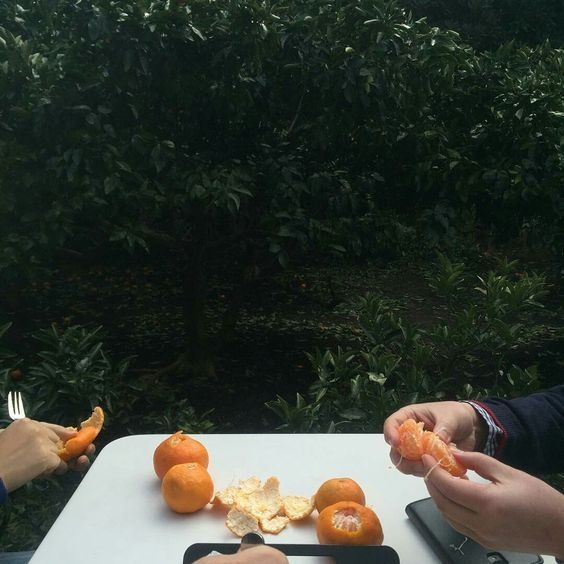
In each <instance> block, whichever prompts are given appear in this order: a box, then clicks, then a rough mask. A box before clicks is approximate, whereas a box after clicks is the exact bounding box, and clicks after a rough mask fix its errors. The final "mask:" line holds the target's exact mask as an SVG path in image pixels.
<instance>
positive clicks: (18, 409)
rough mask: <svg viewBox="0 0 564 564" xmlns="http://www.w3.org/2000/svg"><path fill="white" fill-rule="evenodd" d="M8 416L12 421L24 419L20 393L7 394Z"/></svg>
mask: <svg viewBox="0 0 564 564" xmlns="http://www.w3.org/2000/svg"><path fill="white" fill-rule="evenodd" d="M8 415H9V416H10V418H11V419H13V420H14V421H15V420H16V419H23V418H24V417H25V409H24V406H23V401H22V394H21V392H13V393H12V392H8Z"/></svg>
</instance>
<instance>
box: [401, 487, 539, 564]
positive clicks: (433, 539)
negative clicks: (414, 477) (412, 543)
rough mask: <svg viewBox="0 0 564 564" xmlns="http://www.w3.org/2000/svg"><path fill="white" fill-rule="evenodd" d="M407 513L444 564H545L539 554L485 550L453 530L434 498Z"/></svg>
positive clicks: (419, 502)
mask: <svg viewBox="0 0 564 564" xmlns="http://www.w3.org/2000/svg"><path fill="white" fill-rule="evenodd" d="M405 512H406V513H407V516H408V517H409V519H410V520H411V522H412V523H413V524H414V525H415V527H416V528H417V529H418V530H419V532H420V533H421V535H422V536H423V538H424V539H425V540H426V541H427V543H428V544H429V545H430V546H431V547H432V548H433V550H434V551H435V553H436V554H437V556H438V557H439V558H440V561H441V562H442V563H443V564H455V563H456V564H542V562H544V561H543V559H542V557H541V556H540V555H538V554H524V553H521V552H510V551H508V550H489V549H487V548H484V547H483V546H482V545H480V544H478V543H477V542H475V541H473V540H472V539H469V538H468V537H466V536H464V535H463V534H461V533H459V532H458V531H456V530H455V529H453V528H452V527H451V526H450V525H449V524H448V523H447V522H446V521H445V519H444V518H443V516H442V515H441V513H440V511H439V510H438V509H437V506H436V505H435V502H434V501H433V500H432V498H430V497H427V498H425V499H420V500H418V501H414V502H412V503H410V504H408V505H407V507H406V508H405Z"/></svg>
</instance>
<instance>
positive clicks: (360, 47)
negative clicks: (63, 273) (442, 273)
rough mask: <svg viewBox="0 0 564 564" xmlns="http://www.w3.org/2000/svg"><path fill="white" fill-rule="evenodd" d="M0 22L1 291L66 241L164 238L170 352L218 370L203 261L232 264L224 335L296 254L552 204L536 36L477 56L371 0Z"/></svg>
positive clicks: (548, 63)
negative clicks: (171, 278)
mask: <svg viewBox="0 0 564 564" xmlns="http://www.w3.org/2000/svg"><path fill="white" fill-rule="evenodd" d="M0 22H2V27H1V28H0V186H1V190H0V220H1V221H0V275H1V276H2V279H3V283H4V286H5V288H8V289H9V288H10V287H19V286H20V285H21V284H23V283H24V282H25V280H27V279H29V278H30V277H32V276H33V275H34V273H35V272H37V269H38V268H49V267H52V266H53V265H55V264H57V261H58V260H59V258H60V257H61V255H62V254H64V255H65V256H67V257H69V256H70V257H72V256H76V255H77V254H82V255H86V256H87V257H88V256H91V254H92V253H93V252H94V251H95V252H96V253H97V254H98V256H100V255H101V254H102V255H103V254H108V253H114V254H115V253H117V254H118V255H119V253H121V252H130V253H133V254H135V253H150V254H151V255H153V256H158V257H163V258H164V261H165V262H168V263H174V264H175V265H176V267H177V268H178V269H180V270H181V272H182V294H183V297H184V298H183V305H184V314H185V343H186V351H185V354H184V356H183V358H182V359H180V363H179V365H177V366H176V367H179V366H186V365H188V366H191V367H192V368H193V369H194V368H197V369H199V370H204V371H207V372H208V373H211V372H212V363H211V360H210V359H211V358H212V357H213V348H214V347H213V343H212V342H210V338H209V335H208V333H209V331H208V327H207V324H206V317H205V307H206V299H207V297H208V288H209V277H210V274H211V273H213V272H214V271H222V272H225V271H230V272H235V273H237V276H238V278H239V280H240V284H239V287H238V288H237V289H236V291H235V292H234V293H233V296H232V299H231V300H230V304H229V305H228V307H227V311H226V315H225V320H224V322H223V325H222V328H221V330H220V332H219V333H220V336H221V335H223V336H225V335H228V334H229V333H230V332H232V330H233V327H234V321H235V320H236V318H237V316H236V313H237V309H238V307H239V306H240V304H241V303H242V301H243V300H244V298H245V295H246V294H248V293H249V289H250V288H251V287H252V284H253V283H254V282H255V281H256V280H257V279H258V278H259V277H260V276H263V275H264V274H265V273H268V272H269V271H270V270H272V269H273V268H275V267H276V266H277V265H282V266H284V265H285V264H286V262H287V260H288V257H289V256H290V255H291V254H292V253H293V252H296V251H298V252H299V251H315V252H316V253H319V254H322V255H326V254H327V253H341V254H352V255H356V256H368V255H370V254H371V253H374V252H378V250H379V249H381V248H382V247H383V246H386V245H388V246H396V247H397V246H398V245H399V244H400V243H401V240H402V238H406V237H407V238H409V237H411V239H412V240H413V241H415V240H416V233H417V232H416V231H415V230H416V229H418V230H420V231H419V233H421V229H423V231H422V232H423V234H424V237H425V238H426V239H427V240H429V241H430V242H431V243H433V242H435V243H436V242H437V241H440V240H442V241H443V242H444V241H449V240H452V239H453V237H454V236H455V235H456V234H457V233H463V232H464V230H465V229H466V230H468V228H469V226H471V225H472V222H473V221H475V219H476V217H478V219H480V220H481V221H485V222H486V223H488V224H495V223H497V222H498V220H499V218H500V216H503V214H505V217H506V218H509V220H510V221H506V224H507V230H512V231H515V230H518V229H519V228H520V225H521V223H522V222H523V221H524V220H525V219H526V218H527V217H531V218H537V217H539V216H540V217H544V219H545V220H548V221H547V224H548V225H550V226H553V225H555V221H556V220H557V219H560V220H561V217H562V211H561V208H560V207H559V206H561V196H560V191H559V189H558V187H559V186H561V180H562V163H561V161H560V157H559V156H558V154H559V153H558V150H559V147H560V144H561V141H560V139H563V138H564V137H563V136H562V135H561V133H562V116H563V115H564V113H563V111H564V108H563V107H562V100H561V97H560V96H559V94H558V92H559V91H561V86H562V84H561V81H562V78H558V76H560V77H561V76H562V73H561V72H560V70H561V66H562V55H561V54H560V53H559V52H557V51H554V50H551V49H550V48H549V47H544V48H539V49H537V50H531V49H529V50H527V49H520V50H519V49H516V48H513V47H509V48H508V49H506V50H505V51H502V52H500V53H497V54H494V55H488V57H489V58H483V57H480V56H478V55H476V53H475V52H474V51H473V50H472V49H471V48H470V47H468V46H466V45H465V44H463V43H462V42H461V41H460V39H459V37H458V35H457V34H456V33H453V32H448V31H441V30H440V29H438V28H434V27H431V26H429V25H428V24H427V23H426V22H425V21H423V20H419V21H413V20H412V19H411V18H410V16H408V15H407V14H406V13H405V12H404V10H403V9H401V8H400V7H398V5H397V4H396V3H395V2H393V1H392V2H386V1H384V0H358V1H355V2H350V1H341V0H335V1H331V2H326V3H319V2H317V1H314V0H299V1H293V2H282V3H271V2H268V1H258V0H254V1H242V0H217V1H214V2H209V1H207V0H194V1H191V2H190V3H185V2H182V1H180V0H155V1H149V0H140V1H136V2H128V1H125V2H122V1H120V2H117V1H115V0H81V1H79V2H74V3H67V2H62V1H60V2H59V1H57V0H42V1H40V2H35V1H31V0H21V3H15V2H14V1H13V0H0ZM527 65H528V66H527ZM525 67H526V68H525ZM523 72H525V73H526V76H525V77H524V78H521V74H522V73H523ZM494 151H495V152H494ZM507 202H509V204H510V205H509V206H507V205H506V203H507ZM500 203H501V204H502V206H501V207H500ZM504 229H505V227H504ZM552 232H555V230H554V229H553V228H552Z"/></svg>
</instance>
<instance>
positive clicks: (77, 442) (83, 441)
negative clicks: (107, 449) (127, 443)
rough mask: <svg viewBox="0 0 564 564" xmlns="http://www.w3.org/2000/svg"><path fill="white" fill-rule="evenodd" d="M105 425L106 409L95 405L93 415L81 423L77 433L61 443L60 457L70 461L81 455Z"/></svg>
mask: <svg viewBox="0 0 564 564" xmlns="http://www.w3.org/2000/svg"><path fill="white" fill-rule="evenodd" d="M103 425H104V411H103V410H102V408H101V407H95V408H94V411H93V412H92V415H91V416H90V417H89V418H88V419H87V420H86V421H83V422H82V423H81V424H80V430H79V431H78V433H77V435H76V436H74V437H73V438H72V439H69V440H68V441H67V442H66V443H63V444H61V448H60V449H59V457H60V458H61V459H62V460H64V461H65V462H68V461H69V460H72V459H73V458H77V457H78V456H80V455H81V454H82V453H83V452H84V451H85V450H86V449H87V447H88V445H89V444H91V443H92V442H93V441H94V439H95V438H96V437H97V436H98V434H99V433H100V431H101V430H102V426H103Z"/></svg>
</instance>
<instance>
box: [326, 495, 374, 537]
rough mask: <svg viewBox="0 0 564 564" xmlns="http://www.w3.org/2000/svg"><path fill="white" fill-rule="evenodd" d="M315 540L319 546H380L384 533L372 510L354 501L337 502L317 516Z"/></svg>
mask: <svg viewBox="0 0 564 564" xmlns="http://www.w3.org/2000/svg"><path fill="white" fill-rule="evenodd" d="M317 538H318V540H319V542H320V543H321V544H352V545H368V544H371V545H374V544H376V545H380V544H382V543H383V542H384V533H383V531H382V525H381V523H380V519H378V516H377V515H376V513H375V512H374V511H373V510H372V509H370V508H369V507H366V506H364V505H361V504H360V503H355V502H354V501H339V502H338V503H334V504H333V505H329V506H328V507H326V508H325V509H323V511H321V513H320V514H319V517H318V519H317Z"/></svg>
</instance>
